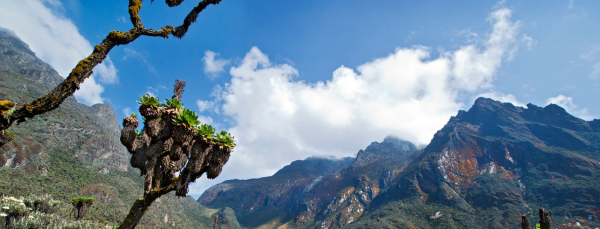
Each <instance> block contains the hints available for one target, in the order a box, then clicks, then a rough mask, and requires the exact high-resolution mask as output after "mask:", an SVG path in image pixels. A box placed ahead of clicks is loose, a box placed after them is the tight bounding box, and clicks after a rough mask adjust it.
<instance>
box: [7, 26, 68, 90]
mask: <svg viewBox="0 0 600 229" xmlns="http://www.w3.org/2000/svg"><path fill="white" fill-rule="evenodd" d="M0 71H6V72H11V73H16V74H20V75H24V76H26V77H27V78H29V79H32V80H34V81H36V82H38V83H40V84H42V85H43V86H44V87H45V88H46V89H47V90H48V89H51V88H54V87H55V86H56V85H58V84H59V83H60V82H62V81H63V78H62V77H61V76H60V75H59V74H58V72H56V70H54V69H53V68H52V67H51V66H50V65H48V64H46V63H44V62H43V61H41V60H40V59H38V58H37V57H36V56H35V53H34V52H33V51H31V49H30V48H29V45H27V44H26V43H25V42H23V41H22V40H21V39H19V37H17V35H16V34H15V32H13V31H12V30H9V29H6V28H2V27H0Z"/></svg>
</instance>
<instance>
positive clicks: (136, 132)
mask: <svg viewBox="0 0 600 229" xmlns="http://www.w3.org/2000/svg"><path fill="white" fill-rule="evenodd" d="M135 137H136V138H141V137H142V133H141V132H139V131H138V130H135Z"/></svg>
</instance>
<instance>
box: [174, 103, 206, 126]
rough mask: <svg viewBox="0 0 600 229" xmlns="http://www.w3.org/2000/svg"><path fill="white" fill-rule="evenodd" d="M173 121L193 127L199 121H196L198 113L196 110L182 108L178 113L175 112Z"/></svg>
mask: <svg viewBox="0 0 600 229" xmlns="http://www.w3.org/2000/svg"><path fill="white" fill-rule="evenodd" d="M173 122H174V123H177V124H183V125H184V126H187V127H195V126H197V125H198V124H200V121H198V115H196V112H194V111H192V110H189V109H187V108H183V110H181V111H180V112H179V113H177V116H176V117H175V119H173Z"/></svg>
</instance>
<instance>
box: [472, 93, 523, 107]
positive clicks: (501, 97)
mask: <svg viewBox="0 0 600 229" xmlns="http://www.w3.org/2000/svg"><path fill="white" fill-rule="evenodd" d="M479 97H485V98H490V99H493V100H497V101H500V102H503V103H512V104H513V105H515V106H520V107H525V106H526V105H525V104H524V103H522V102H520V101H519V100H518V99H517V97H515V96H514V95H513V94H503V93H501V92H498V91H489V92H485V93H481V94H479V95H477V96H475V97H474V98H473V99H472V103H471V104H473V103H475V99H477V98H479Z"/></svg>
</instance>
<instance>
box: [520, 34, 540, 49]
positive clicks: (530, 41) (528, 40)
mask: <svg viewBox="0 0 600 229" xmlns="http://www.w3.org/2000/svg"><path fill="white" fill-rule="evenodd" d="M521 41H523V42H524V43H525V45H527V50H530V51H531V50H533V46H534V45H536V44H537V41H536V40H534V39H533V38H532V37H530V36H527V34H523V36H521Z"/></svg>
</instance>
